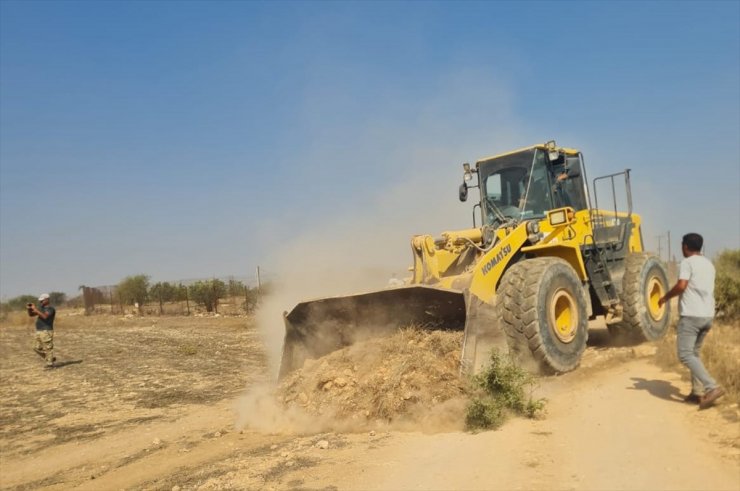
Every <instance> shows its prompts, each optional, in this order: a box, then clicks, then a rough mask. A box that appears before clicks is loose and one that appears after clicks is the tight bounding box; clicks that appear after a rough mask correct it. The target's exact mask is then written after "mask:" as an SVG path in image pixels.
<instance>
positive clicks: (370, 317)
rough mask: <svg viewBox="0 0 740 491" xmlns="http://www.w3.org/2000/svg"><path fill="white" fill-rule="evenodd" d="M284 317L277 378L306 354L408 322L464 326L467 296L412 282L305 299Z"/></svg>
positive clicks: (312, 355)
mask: <svg viewBox="0 0 740 491" xmlns="http://www.w3.org/2000/svg"><path fill="white" fill-rule="evenodd" d="M283 318H284V320H285V341H284V344H283V358H282V362H281V364H280V373H279V376H278V378H279V379H282V378H283V377H284V376H285V375H286V374H287V373H289V372H291V371H293V370H295V369H297V368H300V367H301V366H303V362H304V361H305V360H306V359H311V358H319V357H321V356H324V355H326V354H328V353H330V352H332V351H335V350H338V349H340V348H343V347H345V346H349V345H351V344H353V343H355V342H357V341H361V340H363V339H367V338H369V337H377V336H384V335H388V334H392V333H393V332H395V331H396V330H398V329H399V328H401V327H404V326H409V325H412V324H413V325H417V326H421V327H423V328H426V329H446V330H463V329H464V327H465V300H464V296H463V293H462V292H460V291H457V290H449V289H442V288H435V287H430V286H421V285H414V286H405V287H399V288H390V289H387V290H379V291H376V292H370V293H360V294H355V295H347V296H341V297H329V298H322V299H318V300H313V301H307V302H301V303H299V304H298V305H296V306H295V308H294V309H293V310H292V311H291V312H290V313H287V312H286V313H284V314H283Z"/></svg>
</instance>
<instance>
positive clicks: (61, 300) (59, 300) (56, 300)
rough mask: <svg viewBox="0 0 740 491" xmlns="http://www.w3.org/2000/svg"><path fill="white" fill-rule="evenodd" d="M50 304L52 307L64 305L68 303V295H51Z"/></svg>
mask: <svg viewBox="0 0 740 491" xmlns="http://www.w3.org/2000/svg"><path fill="white" fill-rule="evenodd" d="M49 303H51V304H52V305H64V304H65V303H67V294H66V293H62V292H51V293H49Z"/></svg>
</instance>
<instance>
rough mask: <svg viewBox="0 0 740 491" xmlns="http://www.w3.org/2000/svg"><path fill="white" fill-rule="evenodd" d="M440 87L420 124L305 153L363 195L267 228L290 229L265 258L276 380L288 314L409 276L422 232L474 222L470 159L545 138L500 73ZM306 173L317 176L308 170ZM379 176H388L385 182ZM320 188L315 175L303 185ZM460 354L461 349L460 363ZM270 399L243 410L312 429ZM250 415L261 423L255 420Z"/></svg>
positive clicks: (371, 128) (264, 310) (265, 328)
mask: <svg viewBox="0 0 740 491" xmlns="http://www.w3.org/2000/svg"><path fill="white" fill-rule="evenodd" d="M474 80H475V81H477V83H476V84H475V86H473V85H471V81H474ZM483 81H485V82H486V83H482V82H483ZM439 90H440V91H439V93H437V94H436V96H433V97H432V98H431V99H430V101H429V104H428V105H427V107H425V108H423V109H420V111H419V114H417V115H416V116H415V117H414V118H412V119H413V120H414V124H413V125H410V126H406V127H394V123H393V120H383V121H369V122H366V128H365V129H364V135H361V136H360V137H359V146H360V148H361V151H358V152H355V153H351V154H347V155H344V154H339V155H337V154H336V152H337V150H336V149H337V142H336V141H334V140H332V141H324V142H321V141H318V142H315V146H316V147H317V148H318V150H316V149H311V151H310V152H308V155H305V156H303V161H302V162H304V163H305V164H307V166H308V167H309V168H311V166H315V167H316V171H317V175H322V176H324V177H326V175H336V174H337V172H339V173H340V174H342V175H343V177H342V179H341V183H340V184H337V186H338V187H339V186H341V188H342V189H344V188H346V187H348V186H351V187H353V188H355V189H357V190H358V191H357V193H356V196H354V197H353V199H343V198H341V193H338V195H339V198H337V199H341V202H336V203H334V204H333V206H332V207H331V209H330V211H328V212H327V211H326V210H324V212H323V213H321V214H320V215H318V216H311V215H310V213H311V210H310V209H306V210H299V211H300V216H301V218H302V221H301V222H300V223H296V222H295V219H293V220H294V221H293V222H292V223H283V224H276V223H275V221H274V220H273V221H269V222H266V223H265V224H263V226H261V227H258V228H259V230H261V231H263V232H264V231H267V232H268V234H264V233H262V234H259V235H269V232H273V233H276V234H277V235H282V236H283V237H281V239H279V240H277V239H276V240H274V244H277V245H272V246H271V252H272V254H271V255H270V257H269V258H268V259H267V260H265V262H264V264H269V265H270V269H271V272H272V277H273V278H274V280H273V282H272V285H271V287H272V290H271V293H270V295H269V296H268V297H267V298H266V299H265V301H264V302H263V304H262V305H261V306H260V308H259V311H258V312H257V315H256V320H257V325H258V328H259V332H260V334H261V336H262V339H263V342H264V345H265V347H266V351H267V355H268V360H269V361H268V364H269V371H270V375H271V378H272V380H277V373H278V370H279V365H280V359H281V354H282V346H283V339H284V336H285V326H284V323H283V314H284V313H287V312H290V311H291V310H292V309H293V308H294V307H295V306H296V304H298V303H299V302H301V301H306V300H310V299H317V298H322V297H326V296H337V295H347V294H352V293H360V292H368V291H375V290H378V289H382V288H386V287H388V286H389V280H391V279H392V278H395V279H404V278H406V277H407V276H409V275H410V273H409V271H408V268H409V266H411V265H412V252H411V244H410V241H411V238H412V236H413V235H418V234H430V235H432V236H434V237H438V236H439V235H440V234H441V232H443V231H448V230H459V229H465V228H470V227H471V226H472V225H473V215H472V213H473V212H472V210H473V203H475V197H474V196H475V194H474V193H473V197H472V199H471V200H470V201H469V202H467V203H460V202H459V200H458V196H457V194H458V186H459V185H460V183H461V182H462V166H461V164H462V163H463V162H475V160H476V159H478V158H483V157H486V156H489V155H492V154H495V153H498V152H500V151H505V150H509V149H512V148H517V147H521V146H525V145H528V144H531V143H533V142H535V141H539V140H538V139H535V140H531V139H530V138H528V137H522V136H521V133H523V132H522V131H520V130H519V129H518V126H517V121H516V119H515V118H514V117H513V116H512V115H511V114H510V113H509V104H508V97H509V96H508V91H507V90H506V89H505V88H504V87H503V86H502V85H501V84H500V83H498V82H497V81H495V80H494V77H493V76H492V75H491V73H478V72H476V73H467V74H457V75H456V76H455V77H453V78H451V79H450V80H447V81H446V82H445V83H443V84H440V87H439ZM310 117H311V118H314V117H315V115H313V114H311V115H310ZM379 137H380V138H382V139H384V140H385V141H380V140H379V139H378V138H379ZM540 139H541V138H540ZM350 163H351V164H350ZM350 166H351V168H350ZM363 166H364V167H367V168H368V169H373V175H374V176H375V177H376V179H375V180H373V181H370V182H369V183H367V185H366V184H365V182H363V181H362V176H363V168H364V167H363ZM329 169H330V170H329ZM378 169H380V170H378ZM300 172H301V173H302V174H301V175H302V176H310V172H307V171H306V170H305V169H302V170H301V171H300ZM344 174H346V175H347V176H348V177H345V176H344ZM379 175H380V176H384V179H381V180H380V181H378V180H377V177H378V176H379ZM307 179H309V181H310V177H307ZM350 179H354V181H349V180H350ZM372 186H375V187H372ZM310 187H311V182H306V183H305V185H303V186H302V188H310ZM331 198H332V197H330V198H326V199H328V200H331ZM307 208H310V207H307ZM281 227H282V228H281ZM288 229H289V232H288V233H286V230H288ZM286 235H287V238H286ZM458 361H459V356H458V358H457V359H456V360H455V364H457V363H458ZM368 370H370V371H374V369H373V368H372V367H368ZM267 398H268V395H267V393H265V392H264V390H262V389H260V390H256V389H255V390H250V392H249V393H248V394H247V395H246V396H245V399H244V401H243V403H242V406H243V408H244V411H242V413H250V412H252V413H253V416H254V415H255V414H261V413H262V412H264V413H266V414H267V415H266V419H267V420H269V421H271V423H270V425H271V426H272V427H280V426H290V425H293V426H297V427H301V426H302V423H303V421H302V420H301V418H302V416H299V415H298V413H299V411H294V412H291V413H289V414H288V413H284V414H280V415H278V413H280V411H279V407H280V405H276V406H271V404H274V402H266V399H267ZM446 404H448V405H454V403H453V402H448V403H446ZM294 409H296V408H294ZM317 417H318V415H317V414H314V415H313V418H314V419H312V420H311V424H312V425H313V427H314V428H316V427H317V425H319V422H318V420H317V419H316V418H317ZM280 418H284V419H282V420H280ZM249 419H250V423H249V424H250V425H251V424H253V423H254V417H250V418H249ZM422 419H423V418H422ZM242 423H244V422H243V421H242ZM293 423H296V424H293Z"/></svg>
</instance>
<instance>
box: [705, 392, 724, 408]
mask: <svg viewBox="0 0 740 491" xmlns="http://www.w3.org/2000/svg"><path fill="white" fill-rule="evenodd" d="M723 395H725V389H723V388H722V387H715V388H714V389H712V390H710V391H709V392H707V393H706V394H704V395H703V396H702V398H701V401H700V402H699V409H707V408H708V407H712V406H713V405H714V401H716V400H717V399H719V398H720V397H722V396H723Z"/></svg>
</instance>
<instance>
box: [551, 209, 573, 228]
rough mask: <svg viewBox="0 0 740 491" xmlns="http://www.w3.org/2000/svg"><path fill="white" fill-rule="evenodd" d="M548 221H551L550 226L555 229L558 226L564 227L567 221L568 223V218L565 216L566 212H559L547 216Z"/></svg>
mask: <svg viewBox="0 0 740 491" xmlns="http://www.w3.org/2000/svg"><path fill="white" fill-rule="evenodd" d="M547 218H548V220H550V225H552V226H553V227H554V226H556V225H562V224H564V223H565V222H566V221H568V216H567V215H566V214H565V210H558V211H553V212H550V213H549V214H548V215H547Z"/></svg>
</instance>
